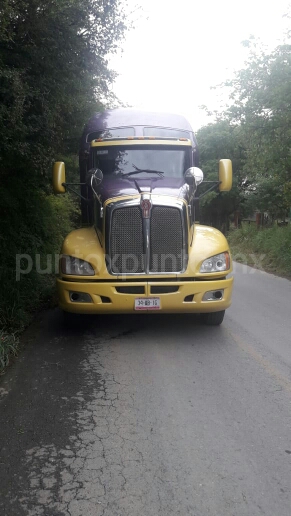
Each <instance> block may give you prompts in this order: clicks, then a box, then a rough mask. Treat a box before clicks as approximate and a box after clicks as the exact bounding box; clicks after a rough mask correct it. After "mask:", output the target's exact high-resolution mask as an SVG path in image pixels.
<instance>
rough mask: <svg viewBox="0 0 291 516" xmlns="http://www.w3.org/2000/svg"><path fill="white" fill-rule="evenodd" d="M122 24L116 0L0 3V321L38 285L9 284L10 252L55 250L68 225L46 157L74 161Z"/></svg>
mask: <svg viewBox="0 0 291 516" xmlns="http://www.w3.org/2000/svg"><path fill="white" fill-rule="evenodd" d="M126 28H127V27H126V20H125V14H124V12H123V3H122V2H121V0H2V2H1V5H0V179H1V184H0V243H1V254H2V257H1V264H0V273H1V285H2V287H1V292H0V325H1V322H2V324H5V320H6V321H7V317H8V316H7V314H8V312H9V313H12V312H13V313H14V312H15V316H14V321H15V319H17V318H19V317H18V316H19V313H20V311H21V310H22V309H23V308H24V309H25V308H26V307H27V305H28V304H29V306H30V307H32V306H31V305H32V304H33V303H31V302H29V301H31V300H33V301H34V302H37V300H38V297H39V295H40V294H41V293H42V292H43V288H44V287H43V277H42V276H40V275H37V274H36V273H35V271H32V272H31V273H30V274H27V275H26V276H24V277H23V278H22V280H21V282H18V283H16V282H15V256H16V254H17V253H28V254H30V255H31V256H34V255H35V254H36V253H37V254H40V255H44V254H46V253H53V252H55V251H56V252H58V251H59V246H60V239H61V236H62V233H63V232H67V231H68V230H69V229H70V228H72V227H73V224H74V222H75V219H76V205H75V204H73V203H72V201H71V200H70V197H69V196H68V197H66V198H62V199H61V198H60V199H59V200H58V202H56V201H55V199H54V197H53V196H52V195H51V186H50V182H51V177H50V176H51V165H52V162H53V161H54V159H59V158H62V157H66V161H69V163H70V164H71V165H70V167H69V168H70V169H71V170H72V171H73V170H74V169H75V168H76V165H75V162H76V159H75V155H76V154H77V152H78V146H79V138H80V135H81V131H82V127H83V125H84V123H85V122H86V121H87V119H88V117H89V116H91V115H92V112H94V111H96V110H100V109H103V107H104V105H107V104H109V103H110V102H113V101H114V97H113V95H112V93H111V90H110V86H111V84H112V82H113V80H114V78H115V73H114V72H113V71H112V70H110V69H109V67H108V61H107V56H108V54H109V53H112V52H114V51H115V50H116V49H117V45H118V44H119V42H120V40H121V38H122V36H123V34H124V32H125V30H126ZM60 218H62V224H61V226H60V224H59V222H58V221H59V220H60ZM15 306H16V308H15ZM3 314H4V315H3ZM12 319H13V318H12ZM9 320H10V319H9ZM3 321H4V322H3Z"/></svg>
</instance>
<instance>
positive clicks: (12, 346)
mask: <svg viewBox="0 0 291 516" xmlns="http://www.w3.org/2000/svg"><path fill="white" fill-rule="evenodd" d="M18 346H19V338H18V337H17V336H16V335H15V334H13V333H5V332H4V331H2V330H0V373H1V372H2V371H3V370H4V369H5V367H7V366H8V364H9V360H10V358H11V357H12V356H15V355H17V351H18Z"/></svg>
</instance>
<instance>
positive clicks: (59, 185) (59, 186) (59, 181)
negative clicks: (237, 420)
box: [53, 161, 66, 194]
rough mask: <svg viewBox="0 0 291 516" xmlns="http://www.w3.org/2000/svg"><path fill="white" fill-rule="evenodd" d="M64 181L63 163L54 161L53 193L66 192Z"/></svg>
mask: <svg viewBox="0 0 291 516" xmlns="http://www.w3.org/2000/svg"><path fill="white" fill-rule="evenodd" d="M65 182H66V171H65V163H64V162H63V161H56V162H55V163H54V166H53V190H54V193H55V194H64V193H66V187H65V186H64V185H63V183H65Z"/></svg>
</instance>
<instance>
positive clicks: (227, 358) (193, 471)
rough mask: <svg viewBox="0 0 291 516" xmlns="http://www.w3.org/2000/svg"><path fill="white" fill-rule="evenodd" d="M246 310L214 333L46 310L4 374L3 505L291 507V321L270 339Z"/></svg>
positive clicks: (95, 509)
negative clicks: (65, 317) (72, 324)
mask: <svg viewBox="0 0 291 516" xmlns="http://www.w3.org/2000/svg"><path fill="white" fill-rule="evenodd" d="M272 278H274V277H271V279H270V278H267V279H268V280H269V281H270V282H271V283H272V282H273V284H272V285H271V286H270V288H272V290H273V291H274V290H276V288H277V287H278V286H279V287H280V289H278V297H279V296H280V297H282V289H283V292H284V289H285V288H286V289H287V290H286V293H287V294H288V293H289V292H290V285H291V284H290V283H289V282H287V280H282V279H281V278H280V281H279V283H278V281H277V280H276V279H272ZM240 279H241V282H242V289H241V291H242V290H243V285H245V283H246V281H249V282H251V283H252V284H254V289H255V288H257V289H260V288H261V289H262V288H263V286H262V285H261V283H262V282H263V280H266V278H264V276H262V275H261V276H259V273H257V274H256V275H253V274H252V275H245V276H244V275H241V278H240V274H238V279H237V283H238V284H239V282H240ZM256 282H257V283H256ZM285 282H286V283H285ZM236 288H238V287H236ZM288 289H289V290H288ZM258 295H260V293H259V294H258ZM240 299H241V298H239V299H238V300H237V305H238V304H239V303H240V302H241V301H240ZM278 302H279V301H278ZM241 313H242V312H241V309H239V310H238V309H237V307H236V305H235V303H234V305H233V307H232V308H231V309H230V310H229V312H228V315H227V316H226V319H225V323H224V324H223V325H222V326H221V327H220V328H210V327H208V328H207V327H204V326H203V325H201V323H200V321H199V318H193V317H191V316H173V315H165V316H156V315H149V316H148V315H147V316H144V315H137V316H135V317H132V316H126V317H125V316H111V317H110V316H107V317H102V318H96V319H92V318H91V319H89V318H88V320H87V318H86V320H85V321H83V322H84V326H82V327H79V328H78V329H76V330H66V329H65V328H64V327H63V326H62V321H61V314H60V312H59V311H58V310H54V311H51V312H48V313H46V314H43V315H42V317H41V318H40V319H39V320H38V321H37V322H35V323H34V324H33V325H32V326H31V328H29V329H28V330H27V332H26V333H25V335H24V337H23V340H24V341H25V347H24V349H23V350H22V353H21V354H20V357H19V358H18V359H17V360H16V361H15V363H14V364H13V365H12V367H10V369H9V370H8V372H7V373H6V375H5V376H4V377H3V378H2V379H1V382H0V411H1V427H0V443H1V455H0V480H1V482H0V486H1V500H0V513H1V514H3V516H23V515H25V516H169V515H173V516H186V515H191V516H215V515H219V516H220V515H223V516H249V515H252V516H262V515H266V516H274V515H280V516H290V507H291V432H290V423H291V374H290V370H291V367H290V366H291V356H290V350H289V347H288V343H289V346H290V337H289V340H288V336H290V330H291V327H290V318H289V319H287V318H286V320H285V321H284V324H283V325H282V321H281V320H280V321H278V328H277V329H275V330H276V332H277V335H279V337H280V339H279V340H278V342H276V347H275V346H274V342H273V341H274V331H275V330H274V325H275V324H276V317H274V318H273V320H272V321H270V322H269V323H268V322H267V318H265V319H264V313H265V312H264V310H263V309H262V312H260V310H259V309H258V310H256V311H254V310H253V309H252V307H251V306H250V307H249V309H248V308H247V305H244V318H242V317H241ZM283 316H284V314H283ZM244 320H248V324H247V325H246V324H244ZM263 321H264V325H263V326H262V328H261V333H259V331H258V328H259V327H260V324H262V323H263ZM268 324H269V325H270V326H269V328H268V327H267V325H268ZM260 334H262V335H263V337H262V338H261V339H260ZM267 334H269V337H270V338H269V340H267ZM290 347H291V346H290Z"/></svg>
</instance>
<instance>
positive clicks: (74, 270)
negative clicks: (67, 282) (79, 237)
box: [61, 255, 95, 276]
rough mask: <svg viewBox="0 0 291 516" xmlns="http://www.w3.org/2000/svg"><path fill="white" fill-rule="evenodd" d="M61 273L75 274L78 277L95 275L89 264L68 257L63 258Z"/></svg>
mask: <svg viewBox="0 0 291 516" xmlns="http://www.w3.org/2000/svg"><path fill="white" fill-rule="evenodd" d="M61 271H62V273H63V274H73V275H76V276H94V274H95V273H94V269H93V267H92V265H90V263H89V262H85V260H81V259H80V258H75V257H74V256H68V255H63V256H62V257H61Z"/></svg>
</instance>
